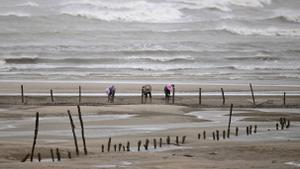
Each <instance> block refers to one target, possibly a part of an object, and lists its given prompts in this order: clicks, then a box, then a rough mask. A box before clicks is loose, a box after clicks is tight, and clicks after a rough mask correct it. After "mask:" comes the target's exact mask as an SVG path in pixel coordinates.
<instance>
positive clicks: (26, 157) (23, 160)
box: [21, 153, 30, 163]
mask: <svg viewBox="0 0 300 169" xmlns="http://www.w3.org/2000/svg"><path fill="white" fill-rule="evenodd" d="M29 156H30V154H29V153H27V154H26V155H25V157H24V158H23V159H22V160H21V162H22V163H24V162H25V161H26V160H27V159H28V158H29Z"/></svg>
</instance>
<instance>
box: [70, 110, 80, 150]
mask: <svg viewBox="0 0 300 169" xmlns="http://www.w3.org/2000/svg"><path fill="white" fill-rule="evenodd" d="M68 115H69V119H70V124H71V129H72V133H73V139H74V144H75V150H76V154H77V155H79V149H78V144H77V137H76V132H75V125H74V122H73V118H72V114H71V112H70V110H68Z"/></svg>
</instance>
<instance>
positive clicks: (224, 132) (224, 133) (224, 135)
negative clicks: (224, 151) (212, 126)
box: [223, 130, 226, 139]
mask: <svg viewBox="0 0 300 169" xmlns="http://www.w3.org/2000/svg"><path fill="white" fill-rule="evenodd" d="M225 138H226V131H225V130H223V139H225Z"/></svg>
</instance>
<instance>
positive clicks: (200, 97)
mask: <svg viewBox="0 0 300 169" xmlns="http://www.w3.org/2000/svg"><path fill="white" fill-rule="evenodd" d="M201 104H202V89H201V88H199V105H201Z"/></svg>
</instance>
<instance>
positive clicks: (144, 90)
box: [142, 85, 152, 103]
mask: <svg viewBox="0 0 300 169" xmlns="http://www.w3.org/2000/svg"><path fill="white" fill-rule="evenodd" d="M151 92H152V87H151V85H144V86H142V102H143V97H145V103H146V102H147V98H148V95H149V98H150V103H152V94H151Z"/></svg>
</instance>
